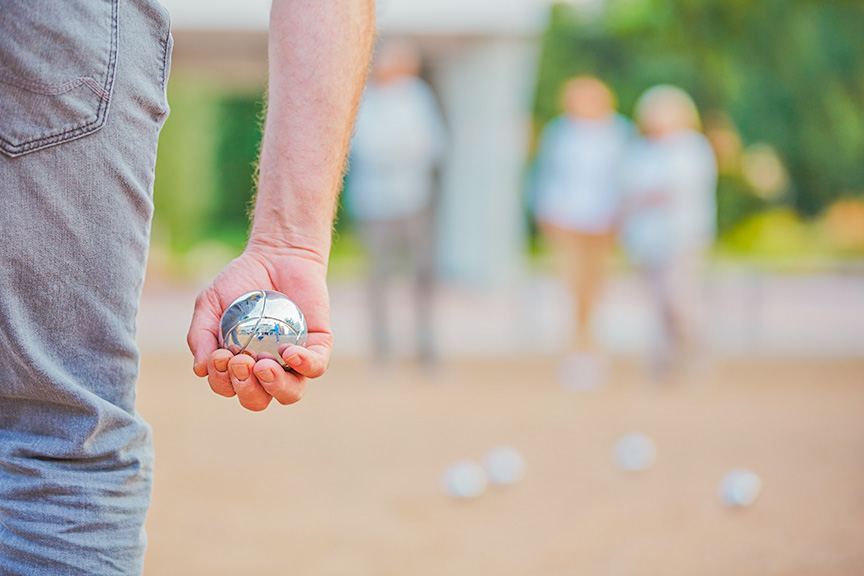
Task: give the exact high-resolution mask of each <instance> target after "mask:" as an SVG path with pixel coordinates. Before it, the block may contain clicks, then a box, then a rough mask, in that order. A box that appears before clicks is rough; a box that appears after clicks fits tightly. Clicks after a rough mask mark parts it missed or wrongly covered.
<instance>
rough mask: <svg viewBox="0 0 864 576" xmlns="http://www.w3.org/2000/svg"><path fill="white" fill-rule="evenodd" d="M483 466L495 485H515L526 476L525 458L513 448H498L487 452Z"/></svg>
mask: <svg viewBox="0 0 864 576" xmlns="http://www.w3.org/2000/svg"><path fill="white" fill-rule="evenodd" d="M483 466H484V467H485V468H486V474H487V475H488V476H489V481H490V482H492V483H493V484H515V483H516V482H518V481H519V480H521V479H522V476H524V475H525V458H524V457H523V456H522V454H520V453H519V451H518V450H516V449H515V448H513V447H511V446H498V447H496V448H493V449H492V450H490V451H489V452H487V453H486V456H484V457H483Z"/></svg>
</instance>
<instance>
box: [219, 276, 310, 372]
mask: <svg viewBox="0 0 864 576" xmlns="http://www.w3.org/2000/svg"><path fill="white" fill-rule="evenodd" d="M221 328H222V330H221V332H222V342H221V344H222V346H223V347H224V348H227V349H228V350H230V351H231V352H232V353H234V354H240V353H243V354H248V355H250V356H252V357H253V358H255V359H256V360H259V359H261V358H272V359H273V360H276V361H277V362H279V364H281V365H282V367H284V368H288V366H287V365H286V364H285V361H284V360H283V359H282V354H281V353H280V352H281V351H282V350H284V349H285V347H286V346H289V345H298V346H306V336H307V333H308V332H307V328H306V318H305V317H304V316H303V313H302V312H301V311H300V308H298V307H297V305H296V304H295V303H294V302H292V301H291V299H290V298H288V297H287V296H285V295H284V294H282V293H281V292H276V291H274V290H256V291H254V292H249V293H248V294H244V295H243V296H240V297H239V298H237V299H236V300H235V301H234V302H232V303H231V305H230V306H228V308H227V309H226V310H225V312H224V313H223V314H222V322H221Z"/></svg>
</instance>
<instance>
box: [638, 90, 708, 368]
mask: <svg viewBox="0 0 864 576" xmlns="http://www.w3.org/2000/svg"><path fill="white" fill-rule="evenodd" d="M636 121H637V124H638V125H639V128H640V129H641V131H642V133H643V134H644V137H643V138H641V139H639V140H638V141H637V142H636V143H635V144H634V145H633V147H632V148H631V150H630V152H629V154H628V157H627V170H626V176H625V185H624V189H625V195H626V200H625V204H624V210H623V226H622V239H623V243H624V247H625V250H626V252H627V255H628V257H629V258H630V259H631V260H632V262H633V263H634V264H635V265H636V266H637V267H638V268H639V269H640V270H642V272H643V273H644V275H645V277H646V279H647V280H648V282H649V285H650V287H651V294H652V298H653V300H654V305H655V306H656V307H657V310H658V313H659V316H660V319H661V328H662V332H661V338H660V340H659V341H658V343H657V344H658V345H657V349H656V350H655V354H654V361H655V368H657V369H660V370H664V371H665V370H666V369H668V368H670V367H671V365H672V363H673V362H674V361H676V360H680V359H683V358H681V354H682V353H683V352H685V351H687V352H689V353H691V354H693V353H696V352H700V351H701V350H700V347H701V344H702V342H701V340H702V337H703V334H702V332H703V322H702V316H703V315H704V308H705V303H704V286H703V279H704V274H705V261H706V259H707V256H708V254H709V251H710V249H711V247H712V245H713V243H714V240H715V236H716V233H717V225H716V220H717V201H716V189H717V162H716V159H715V155H714V151H713V150H712V148H711V145H710V144H709V142H708V140H707V138H705V136H703V135H702V134H701V133H700V126H701V122H700V119H699V112H698V110H697V109H696V105H695V104H694V103H693V100H692V99H691V98H690V96H689V95H687V93H685V92H684V91H682V90H680V89H679V88H676V87H674V86H667V85H660V86H655V87H653V88H651V89H649V90H648V91H646V92H645V93H644V94H643V95H642V96H641V97H640V99H639V101H638V103H637V105H636Z"/></svg>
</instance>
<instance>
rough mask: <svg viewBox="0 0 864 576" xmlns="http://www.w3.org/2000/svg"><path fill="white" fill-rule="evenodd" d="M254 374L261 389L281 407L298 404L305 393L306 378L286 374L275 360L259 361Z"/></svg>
mask: <svg viewBox="0 0 864 576" xmlns="http://www.w3.org/2000/svg"><path fill="white" fill-rule="evenodd" d="M254 374H255V377H256V378H257V379H258V382H259V383H260V384H261V387H262V388H263V389H264V390H265V391H266V392H267V393H268V394H270V395H271V396H272V397H273V398H275V399H276V401H277V402H279V403H280V404H283V405H287V404H294V403H295V402H298V401H299V400H300V399H301V398H302V397H303V393H304V392H305V391H306V377H305V376H302V375H300V374H296V373H293V372H286V371H285V369H284V368H282V366H280V365H279V363H277V362H276V361H275V360H271V359H263V360H259V361H258V362H256V363H255V367H254Z"/></svg>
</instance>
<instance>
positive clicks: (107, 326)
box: [0, 0, 171, 576]
mask: <svg viewBox="0 0 864 576" xmlns="http://www.w3.org/2000/svg"><path fill="white" fill-rule="evenodd" d="M170 51H171V38H170V34H169V21H168V15H167V12H166V11H165V10H164V9H163V8H162V7H161V6H159V5H158V4H157V3H156V2H155V1H154V0H75V1H73V0H65V1H63V2H56V1H52V0H0V574H2V575H3V576H11V575H28V576H34V575H40V576H41V575H46V576H47V575H51V576H64V575H84V574H88V575H94V574H95V575H107V574H112V575H114V574H117V575H119V574H122V575H134V574H140V573H141V571H142V566H143V554H144V546H145V535H144V530H143V525H144V519H145V516H146V513H147V509H148V506H149V503H150V487H151V483H152V470H153V456H152V443H151V435H150V429H149V427H148V425H147V424H146V423H145V422H144V421H143V420H142V419H141V417H140V416H139V415H138V414H137V413H136V412H135V383H136V380H137V377H138V350H137V348H136V345H135V322H136V316H137V311H138V303H139V300H140V294H141V286H142V284H143V281H144V267H145V260H146V257H147V248H148V242H149V234H150V219H151V215H152V212H153V202H152V190H153V175H154V167H155V162H156V144H157V139H158V134H159V130H160V129H161V127H162V124H163V122H164V120H165V118H166V116H167V114H168V105H167V101H166V97H165V83H166V81H167V77H168V70H169V67H170V64H169V57H170Z"/></svg>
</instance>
